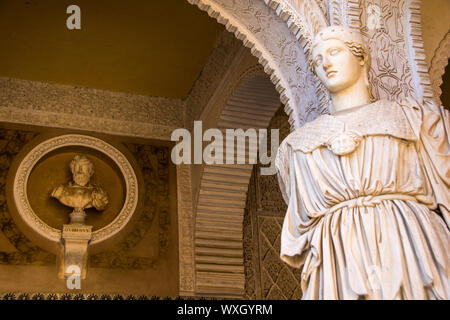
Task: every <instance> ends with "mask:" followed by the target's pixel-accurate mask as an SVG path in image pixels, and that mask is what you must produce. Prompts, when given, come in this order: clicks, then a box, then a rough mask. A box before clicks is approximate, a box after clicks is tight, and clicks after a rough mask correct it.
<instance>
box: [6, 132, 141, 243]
mask: <svg viewBox="0 0 450 320" xmlns="http://www.w3.org/2000/svg"><path fill="white" fill-rule="evenodd" d="M77 154H82V155H85V156H86V157H87V158H88V159H89V160H91V161H92V162H93V164H94V175H93V176H92V177H91V180H90V182H91V184H97V185H99V186H101V188H102V189H103V190H105V191H106V193H107V194H108V198H109V203H108V206H107V207H106V208H105V209H104V210H103V211H97V210H96V209H94V208H90V209H87V210H86V213H87V217H86V221H85V224H86V225H91V226H93V228H92V238H91V240H90V245H98V244H100V243H106V240H108V239H112V238H114V237H115V236H116V235H118V234H119V233H120V232H121V231H122V230H124V228H125V226H126V225H127V224H128V222H129V221H130V220H131V217H132V216H133V214H134V212H135V211H136V207H137V204H138V180H137V177H136V172H135V171H134V169H133V167H132V165H131V164H130V162H129V161H128V159H127V157H126V156H125V155H124V154H123V153H122V152H120V151H119V150H118V149H117V148H115V147H114V146H112V145H111V144H109V143H107V142H105V141H103V140H101V139H98V138H96V137H91V136H86V135H79V134H67V135H62V136H57V137H53V138H50V139H47V140H45V141H43V142H40V143H39V144H37V145H35V146H34V147H32V148H31V150H30V151H29V152H27V153H26V155H25V156H24V157H23V158H22V159H21V160H20V163H19V164H18V166H17V171H16V172H15V175H14V182H13V188H12V190H13V199H14V205H15V208H16V209H17V215H16V214H14V218H15V219H16V218H17V219H19V222H20V225H22V224H25V226H26V229H27V230H28V229H30V230H32V231H31V232H32V236H33V237H38V238H40V239H42V240H44V241H46V242H48V243H53V244H59V243H60V241H61V234H62V231H61V230H62V227H63V225H64V224H67V223H69V214H70V213H71V212H72V210H73V209H72V208H70V207H67V206H65V205H63V204H61V203H60V202H59V201H58V200H57V199H54V198H52V197H50V195H51V192H52V190H53V189H54V188H55V187H57V186H59V185H61V184H65V183H68V182H69V181H72V173H71V172H70V168H69V163H70V161H71V160H72V159H73V157H74V156H75V155H77ZM53 248H56V247H53ZM52 251H54V250H52Z"/></svg>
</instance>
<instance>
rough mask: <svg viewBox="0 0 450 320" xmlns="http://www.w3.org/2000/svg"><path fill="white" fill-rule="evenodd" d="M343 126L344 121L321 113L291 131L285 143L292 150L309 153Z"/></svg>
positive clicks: (341, 129)
mask: <svg viewBox="0 0 450 320" xmlns="http://www.w3.org/2000/svg"><path fill="white" fill-rule="evenodd" d="M344 127H345V123H344V122H342V121H340V120H339V119H337V118H336V117H333V116H331V115H329V114H323V115H320V116H319V117H317V118H316V119H314V120H312V121H310V122H307V123H306V124H304V125H303V126H302V127H300V128H297V129H296V130H295V131H293V132H291V133H290V134H289V135H288V136H287V137H286V139H285V143H286V144H287V145H289V146H290V147H291V148H292V149H293V150H296V151H297V150H299V151H302V152H304V153H309V152H311V151H313V150H314V149H316V148H318V147H319V146H321V145H323V144H325V143H326V142H327V141H328V140H329V139H330V137H331V136H333V135H335V134H337V133H339V132H342V131H343V130H344Z"/></svg>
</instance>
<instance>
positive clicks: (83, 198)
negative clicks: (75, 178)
mask: <svg viewBox="0 0 450 320" xmlns="http://www.w3.org/2000/svg"><path fill="white" fill-rule="evenodd" d="M92 191H93V188H81V187H67V188H64V192H63V196H64V198H65V199H67V201H68V202H70V203H71V204H72V205H73V206H76V207H84V206H85V205H86V204H88V203H89V202H90V201H91V199H92Z"/></svg>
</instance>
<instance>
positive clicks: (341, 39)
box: [311, 26, 370, 93]
mask: <svg viewBox="0 0 450 320" xmlns="http://www.w3.org/2000/svg"><path fill="white" fill-rule="evenodd" d="M311 69H312V70H313V72H314V73H315V74H316V75H317V76H318V77H319V79H320V81H322V83H323V84H324V85H325V87H326V88H327V89H328V90H329V91H330V92H331V93H336V92H339V91H342V90H345V89H346V88H348V87H350V86H352V85H353V84H354V83H356V82H357V81H360V79H361V77H363V79H364V81H365V83H366V85H367V88H369V82H368V72H369V69H370V54H369V51H368V50H367V48H366V46H365V43H364V41H363V39H362V37H361V34H360V33H359V32H357V31H354V30H351V29H349V28H346V27H342V26H332V27H326V28H323V29H322V30H320V31H319V33H318V34H317V35H316V37H315V38H314V41H313V45H312V59H311Z"/></svg>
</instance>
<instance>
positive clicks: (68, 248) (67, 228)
mask: <svg viewBox="0 0 450 320" xmlns="http://www.w3.org/2000/svg"><path fill="white" fill-rule="evenodd" d="M91 237H92V226H87V225H83V224H79V223H71V224H65V225H64V226H63V231H62V236H61V242H62V247H61V255H60V258H59V259H60V261H59V262H60V263H59V265H60V268H59V272H58V277H59V278H60V279H64V278H67V277H69V276H71V275H72V274H73V273H72V272H73V271H72V270H79V272H80V278H81V279H86V271H87V258H88V243H89V241H90V240H91ZM76 267H77V268H76ZM68 270H70V271H68Z"/></svg>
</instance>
